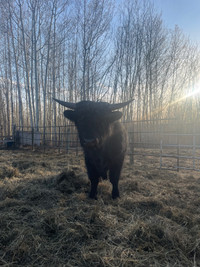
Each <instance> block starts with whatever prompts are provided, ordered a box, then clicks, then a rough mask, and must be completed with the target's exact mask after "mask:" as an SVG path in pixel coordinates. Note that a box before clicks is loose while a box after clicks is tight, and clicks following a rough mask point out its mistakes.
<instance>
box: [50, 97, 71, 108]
mask: <svg viewBox="0 0 200 267" xmlns="http://www.w3.org/2000/svg"><path fill="white" fill-rule="evenodd" d="M53 100H55V101H56V102H58V103H59V104H60V105H62V106H64V107H67V108H70V109H75V108H76V104H75V103H70V102H65V101H61V100H59V99H56V98H53Z"/></svg>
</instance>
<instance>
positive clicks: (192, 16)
mask: <svg viewBox="0 0 200 267" xmlns="http://www.w3.org/2000/svg"><path fill="white" fill-rule="evenodd" d="M152 2H153V3H154V5H155V8H156V9H157V10H158V11H162V18H163V21H164V24H165V25H166V26H167V27H168V28H172V29H173V28H174V26H175V25H178V26H179V28H181V29H182V31H183V32H184V34H185V35H186V36H188V37H189V38H190V39H191V40H192V41H194V42H197V43H198V44H199V45H200V0H152Z"/></svg>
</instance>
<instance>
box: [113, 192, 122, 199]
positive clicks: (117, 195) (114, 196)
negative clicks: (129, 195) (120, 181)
mask: <svg viewBox="0 0 200 267" xmlns="http://www.w3.org/2000/svg"><path fill="white" fill-rule="evenodd" d="M119 197H120V196H119V193H117V194H113V193H112V199H116V198H119Z"/></svg>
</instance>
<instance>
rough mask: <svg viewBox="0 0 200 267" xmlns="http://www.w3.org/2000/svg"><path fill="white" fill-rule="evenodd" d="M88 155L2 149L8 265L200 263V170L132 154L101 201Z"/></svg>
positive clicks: (0, 198)
mask: <svg viewBox="0 0 200 267" xmlns="http://www.w3.org/2000/svg"><path fill="white" fill-rule="evenodd" d="M89 189H90V185H89V181H88V178H87V173H86V170H85V166H84V160H83V156H82V155H81V154H80V155H78V156H76V155H75V154H73V153H70V154H62V153H61V154H59V153H57V152H56V151H49V152H46V153H40V152H39V151H34V152H33V151H30V150H15V151H5V150H1V151H0V214H1V215H0V265H1V266H67V267H68V266H69V267H70V266H71V267H72V266H85V267H88V266H91V267H92V266H95V267H103V266H105V267H116V266H121V267H122V266H123V267H128V266H138V267H143V266H144V267H145V266H163V267H164V266H187V267H189V266H191V267H197V266H200V173H198V172H191V171H190V172H189V171H181V172H179V173H178V172H174V171H169V170H159V169H157V168H156V167H155V164H154V160H153V158H152V159H151V158H150V157H148V158H147V157H145V156H141V157H140V158H139V157H137V159H136V160H135V165H134V166H132V165H130V164H129V160H128V157H127V159H126V161H125V164H124V168H123V171H122V174H121V180H120V183H119V190H120V194H121V197H120V199H117V200H112V199H111V194H110V192H111V184H110V183H109V181H102V182H101V183H100V184H99V188H98V200H91V199H89V198H88V197H87V195H88V193H89Z"/></svg>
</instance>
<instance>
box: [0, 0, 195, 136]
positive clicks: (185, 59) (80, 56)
mask: <svg viewBox="0 0 200 267" xmlns="http://www.w3.org/2000/svg"><path fill="white" fill-rule="evenodd" d="M199 70H200V51H199V47H198V46H197V45H196V44H194V43H192V42H191V41H190V39H189V38H187V37H186V36H185V35H184V33H183V32H182V31H181V29H179V27H178V26H176V27H175V28H174V29H168V28H167V27H166V26H165V24H164V22H163V20H162V14H161V13H160V12H158V11H157V10H156V9H155V7H154V5H153V4H152V2H151V1H146V0H142V1H137V0H132V1H131V0H124V1H121V2H115V1H114V0H101V1H99V0H74V1H72V0H27V1H24V0H7V1H4V0H0V106H1V109H0V134H1V135H10V134H11V132H12V126H13V125H14V124H17V125H19V126H27V125H30V126H32V127H33V126H34V127H36V129H39V127H40V126H42V127H46V126H56V125H64V123H66V121H65V120H64V118H63V116H62V112H63V108H62V107H60V106H57V104H56V103H55V102H54V101H53V100H52V98H53V97H56V98H59V99H62V100H65V101H71V102H77V101H80V100H95V101H108V102H118V101H125V100H128V99H134V101H133V103H132V105H130V106H129V108H128V109H126V110H125V112H124V114H125V115H124V120H132V119H137V120H141V119H154V118H165V117H177V116H179V118H180V119H185V118H188V119H194V118H196V117H197V116H198V111H199V108H200V98H199V95H198V94H196V95H192V92H193V91H195V90H197V89H198V82H199V73H200V71H199ZM199 86H200V84H199ZM189 94H190V97H187V96H189Z"/></svg>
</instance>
